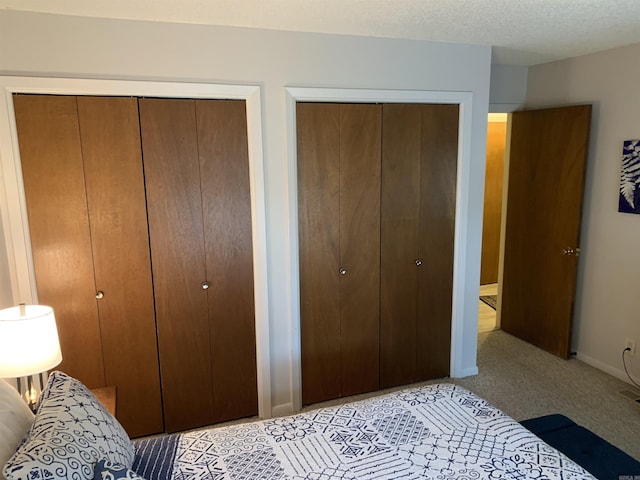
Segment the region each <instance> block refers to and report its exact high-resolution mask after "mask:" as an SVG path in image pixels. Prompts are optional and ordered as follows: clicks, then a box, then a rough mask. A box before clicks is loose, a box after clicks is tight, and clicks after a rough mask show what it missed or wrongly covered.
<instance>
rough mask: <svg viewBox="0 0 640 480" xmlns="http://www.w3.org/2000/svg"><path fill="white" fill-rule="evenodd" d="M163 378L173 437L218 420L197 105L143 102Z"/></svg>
mask: <svg viewBox="0 0 640 480" xmlns="http://www.w3.org/2000/svg"><path fill="white" fill-rule="evenodd" d="M139 108H140V128H141V134H142V150H143V159H144V172H145V178H146V187H147V208H148V217H149V236H150V241H151V260H152V267H153V282H154V290H155V300H156V323H157V329H158V349H159V353H160V373H161V378H162V394H163V402H164V415H165V429H166V430H167V431H168V432H173V431H178V430H185V429H188V428H192V427H196V426H201V425H206V424H210V423H213V392H212V387H211V378H212V370H211V347H210V338H211V331H210V329H209V321H208V311H207V291H206V290H204V289H203V288H202V286H201V283H202V282H204V281H205V280H206V272H205V251H204V230H203V211H202V199H201V193H200V172H199V159H198V140H197V130H196V110H195V102H194V101H193V100H176V99H140V100H139Z"/></svg>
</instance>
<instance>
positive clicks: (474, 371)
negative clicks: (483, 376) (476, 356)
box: [452, 366, 478, 378]
mask: <svg viewBox="0 0 640 480" xmlns="http://www.w3.org/2000/svg"><path fill="white" fill-rule="evenodd" d="M458 373H459V374H458V375H452V378H464V377H473V376H475V375H478V367H477V366H475V367H469V368H464V369H462V370H461V371H460V372H458Z"/></svg>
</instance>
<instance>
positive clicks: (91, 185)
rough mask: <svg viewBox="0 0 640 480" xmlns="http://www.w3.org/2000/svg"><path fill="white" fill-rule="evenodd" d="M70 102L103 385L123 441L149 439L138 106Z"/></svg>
mask: <svg viewBox="0 0 640 480" xmlns="http://www.w3.org/2000/svg"><path fill="white" fill-rule="evenodd" d="M77 102H78V118H79V122H80V134H81V140H82V151H83V158H84V172H85V182H86V189H87V202H88V210H89V218H90V226H91V242H92V249H93V263H94V269H95V278H96V289H97V290H100V291H102V292H104V297H103V298H102V299H100V300H98V310H99V317H100V332H101V337H102V345H103V357H104V369H105V381H106V384H107V385H111V386H114V387H117V390H118V397H117V402H118V420H119V421H120V423H121V424H122V425H123V426H124V427H125V429H126V430H127V433H128V434H129V436H132V437H138V436H142V435H150V434H153V433H158V432H162V431H163V430H164V425H163V420H162V400H161V394H160V375H159V370H158V350H157V345H156V324H155V311H154V303H153V285H152V280H151V260H150V254H149V236H148V231H147V210H146V199H145V191H144V178H143V174H142V152H141V147H140V128H139V122H138V103H137V101H136V99H135V98H118V97H78V99H77ZM113 399H114V401H115V396H114V397H113Z"/></svg>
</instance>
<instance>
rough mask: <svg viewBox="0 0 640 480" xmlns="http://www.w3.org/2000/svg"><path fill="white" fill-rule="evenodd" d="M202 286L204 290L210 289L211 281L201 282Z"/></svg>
mask: <svg viewBox="0 0 640 480" xmlns="http://www.w3.org/2000/svg"><path fill="white" fill-rule="evenodd" d="M200 286H201V287H202V289H203V290H208V289H209V282H206V281H205V282H202V283H201V284H200Z"/></svg>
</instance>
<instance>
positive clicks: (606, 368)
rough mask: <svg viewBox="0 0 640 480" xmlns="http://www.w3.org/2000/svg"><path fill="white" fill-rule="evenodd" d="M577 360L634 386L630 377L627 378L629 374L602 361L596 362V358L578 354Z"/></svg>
mask: <svg viewBox="0 0 640 480" xmlns="http://www.w3.org/2000/svg"><path fill="white" fill-rule="evenodd" d="M576 359H578V360H580V361H581V362H584V363H586V364H587V365H590V366H592V367H594V368H597V369H598V370H602V371H603V372H604V373H608V374H609V375H611V376H613V377H616V378H617V379H619V380H622V381H623V382H625V383H628V384H629V385H633V382H631V380H629V377H627V374H626V373H625V372H624V370H622V369H620V368H615V367H612V366H611V365H608V364H606V363H604V362H601V361H600V360H596V359H595V358H593V357H590V356H589V355H585V354H583V353H580V352H577V353H576Z"/></svg>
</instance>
